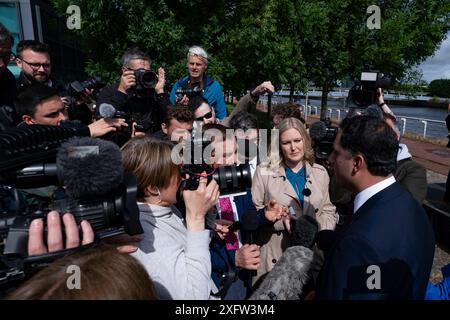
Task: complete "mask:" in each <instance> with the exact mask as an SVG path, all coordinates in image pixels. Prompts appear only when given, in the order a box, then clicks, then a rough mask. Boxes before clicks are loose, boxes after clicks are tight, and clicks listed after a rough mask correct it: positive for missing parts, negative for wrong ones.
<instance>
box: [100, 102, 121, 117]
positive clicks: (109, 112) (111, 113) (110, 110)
mask: <svg viewBox="0 0 450 320" xmlns="http://www.w3.org/2000/svg"><path fill="white" fill-rule="evenodd" d="M116 111H117V110H116V108H114V106H113V105H112V104H109V103H102V104H100V106H99V107H98V113H99V114H100V116H101V117H102V118H107V119H111V118H115V117H116Z"/></svg>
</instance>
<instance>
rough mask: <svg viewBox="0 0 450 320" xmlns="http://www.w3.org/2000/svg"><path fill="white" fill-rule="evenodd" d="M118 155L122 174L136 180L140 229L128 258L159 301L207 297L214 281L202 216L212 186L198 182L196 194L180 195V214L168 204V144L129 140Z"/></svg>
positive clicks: (171, 168)
mask: <svg viewBox="0 0 450 320" xmlns="http://www.w3.org/2000/svg"><path fill="white" fill-rule="evenodd" d="M174 156H175V157H176V155H174ZM122 157H123V165H124V168H125V171H128V172H132V173H133V174H134V175H135V176H136V178H137V182H138V206H139V211H140V220H141V224H142V228H143V229H144V239H143V240H142V241H141V242H140V243H139V249H138V250H137V251H136V252H135V253H133V256H134V257H136V258H137V259H138V260H139V261H141V262H142V264H143V265H144V266H145V268H146V269H147V272H148V273H149V274H150V277H151V278H152V280H153V281H154V282H155V286H156V290H157V292H158V296H159V297H160V298H161V299H200V300H204V299H209V298H210V293H211V289H213V288H214V283H213V282H212V279H211V258H210V253H209V241H210V232H209V230H206V229H205V215H206V213H207V212H208V211H209V209H211V208H212V207H213V206H214V205H215V204H216V203H217V200H218V198H219V187H218V185H217V183H216V182H215V181H214V180H212V181H211V182H210V183H209V184H208V185H207V179H206V178H201V179H200V182H199V187H198V189H197V190H194V191H190V190H185V191H183V198H184V203H185V205H186V213H185V214H182V213H181V212H180V211H178V209H177V208H176V207H175V206H174V204H175V203H176V201H177V192H178V188H179V186H180V183H181V174H180V167H179V166H178V165H176V164H175V162H174V161H173V160H172V143H171V142H170V141H161V140H154V139H152V138H148V137H142V138H134V139H132V140H130V141H128V142H127V143H126V144H125V145H124V146H123V147H122Z"/></svg>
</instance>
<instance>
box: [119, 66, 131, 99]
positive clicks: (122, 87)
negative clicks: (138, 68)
mask: <svg viewBox="0 0 450 320" xmlns="http://www.w3.org/2000/svg"><path fill="white" fill-rule="evenodd" d="M135 85H136V77H135V76H134V71H133V70H127V71H124V72H123V73H122V76H121V77H120V84H119V88H117V90H119V91H120V92H122V93H125V94H128V93H127V91H128V89H130V88H131V87H134V86H135Z"/></svg>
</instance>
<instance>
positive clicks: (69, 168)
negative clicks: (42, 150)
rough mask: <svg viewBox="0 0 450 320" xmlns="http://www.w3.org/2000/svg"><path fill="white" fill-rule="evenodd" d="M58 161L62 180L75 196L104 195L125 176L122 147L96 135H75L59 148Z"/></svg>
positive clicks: (69, 191)
mask: <svg viewBox="0 0 450 320" xmlns="http://www.w3.org/2000/svg"><path fill="white" fill-rule="evenodd" d="M56 165H57V168H58V177H59V180H60V181H61V182H62V183H63V184H64V185H65V186H66V187H67V191H68V193H69V194H70V196H71V197H73V198H77V199H78V198H84V197H92V196H103V195H106V194H108V193H109V192H110V191H111V190H113V189H114V188H115V187H117V186H118V185H119V184H120V183H121V182H122V180H123V168H122V155H121V153H120V149H119V147H118V146H117V145H116V144H114V143H112V142H110V141H105V140H101V139H93V138H87V137H83V138H75V139H70V140H68V141H67V142H66V143H63V144H62V145H61V147H60V148H59V150H58V154H57V158H56Z"/></svg>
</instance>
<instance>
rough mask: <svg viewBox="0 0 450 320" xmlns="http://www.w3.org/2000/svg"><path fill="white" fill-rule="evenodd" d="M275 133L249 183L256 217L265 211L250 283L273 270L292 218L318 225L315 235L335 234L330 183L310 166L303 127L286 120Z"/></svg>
mask: <svg viewBox="0 0 450 320" xmlns="http://www.w3.org/2000/svg"><path fill="white" fill-rule="evenodd" d="M278 129H279V138H278V141H279V148H278V150H273V149H272V150H271V152H270V155H269V157H268V159H267V161H265V162H263V163H261V164H260V165H259V166H258V167H257V168H256V172H255V175H254V178H253V185H252V195H253V202H254V204H255V207H256V208H257V209H258V210H260V212H261V209H264V214H265V219H266V221H267V223H266V225H265V226H264V227H263V229H262V230H261V232H260V233H259V244H261V265H260V267H259V269H258V270H257V276H256V279H255V280H254V282H256V281H257V279H259V278H260V277H261V276H263V275H264V274H266V273H267V272H269V271H270V270H272V268H273V266H274V265H275V263H276V262H277V261H278V259H279V258H280V257H281V255H282V253H283V251H284V250H285V249H286V248H287V247H288V246H289V232H290V230H289V228H290V219H291V218H292V219H297V218H299V217H300V216H301V215H309V216H311V217H313V218H315V219H316V220H317V222H318V224H319V230H334V228H335V227H336V222H337V215H336V208H335V206H334V205H333V204H332V203H331V201H330V197H329V193H328V185H329V181H330V178H329V176H328V173H327V171H326V169H325V168H324V167H322V166H321V165H318V164H316V163H314V151H313V149H312V147H311V139H310V137H309V135H308V133H307V132H306V129H305V127H304V125H303V124H302V123H301V122H300V120H298V119H296V118H286V119H284V120H283V121H282V122H281V123H280V124H279V126H278ZM288 212H289V214H288Z"/></svg>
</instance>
